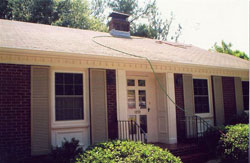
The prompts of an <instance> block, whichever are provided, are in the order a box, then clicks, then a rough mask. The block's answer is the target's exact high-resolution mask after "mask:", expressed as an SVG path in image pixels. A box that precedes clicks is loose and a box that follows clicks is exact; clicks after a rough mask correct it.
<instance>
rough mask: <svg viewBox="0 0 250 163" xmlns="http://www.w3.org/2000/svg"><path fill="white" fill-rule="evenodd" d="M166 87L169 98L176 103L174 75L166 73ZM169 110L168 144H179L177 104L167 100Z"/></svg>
mask: <svg viewBox="0 0 250 163" xmlns="http://www.w3.org/2000/svg"><path fill="white" fill-rule="evenodd" d="M166 86H167V93H168V95H169V97H170V98H171V99H172V100H173V101H174V102H175V89H174V74H173V73H166ZM167 109H168V123H167V124H168V137H169V140H168V143H169V144H175V143H177V126H176V108H175V104H173V102H171V100H170V99H169V98H167Z"/></svg>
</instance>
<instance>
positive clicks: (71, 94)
mask: <svg viewBox="0 0 250 163" xmlns="http://www.w3.org/2000/svg"><path fill="white" fill-rule="evenodd" d="M55 113H56V121H63V120H82V119H83V75H82V74H77V73H55Z"/></svg>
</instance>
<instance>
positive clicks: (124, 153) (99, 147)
mask: <svg viewBox="0 0 250 163" xmlns="http://www.w3.org/2000/svg"><path fill="white" fill-rule="evenodd" d="M85 162H107V163H115V162H126V163H132V162H165V163H181V160H180V158H178V157H175V156H174V155H173V154H171V153H170V152H169V151H168V150H163V149H161V148H160V147H157V146H154V145H151V144H144V143H141V142H133V141H120V140H115V141H109V142H104V143H99V144H96V145H93V146H90V147H89V148H87V149H86V150H85V151H84V153H83V154H80V155H79V156H78V158H77V159H76V162H75V163H85Z"/></svg>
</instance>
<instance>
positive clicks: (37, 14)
mask: <svg viewBox="0 0 250 163" xmlns="http://www.w3.org/2000/svg"><path fill="white" fill-rule="evenodd" d="M0 9H1V11H0V18H4V19H10V20H18V21H26V22H34V23H41V24H50V25H51V24H52V25H58V26H64V27H72V28H80V29H90V30H98V31H107V27H106V25H105V24H104V23H102V22H101V20H99V19H98V18H95V17H93V16H91V10H90V9H89V3H88V1H87V0H8V1H5V0H4V1H3V3H2V4H0Z"/></svg>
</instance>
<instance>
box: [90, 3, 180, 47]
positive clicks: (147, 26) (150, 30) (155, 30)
mask: <svg viewBox="0 0 250 163" xmlns="http://www.w3.org/2000/svg"><path fill="white" fill-rule="evenodd" d="M97 1H98V2H99V3H98V4H107V6H108V7H109V9H110V10H113V11H117V12H121V13H126V14H129V15H131V16H130V20H129V21H130V23H131V28H130V31H131V35H135V36H141V37H148V38H153V39H160V40H170V39H171V40H174V41H176V42H177V41H178V38H179V37H180V35H181V30H182V27H181V25H180V24H179V25H178V27H177V29H176V31H174V30H173V29H172V28H173V26H172V22H173V20H174V16H173V14H171V16H170V18H169V19H163V18H162V15H161V13H160V12H159V11H158V10H159V9H158V8H157V6H156V0H146V1H144V2H143V3H141V4H140V3H139V2H138V0H111V1H106V0H92V5H94V6H95V7H92V8H95V9H96V11H97V13H100V14H101V15H102V14H103V11H104V9H103V7H101V6H100V8H98V7H97V6H96V5H97V3H96V2H97ZM102 6H105V5H102ZM96 16H99V15H98V14H97V15H96ZM142 19H146V20H147V22H146V23H141V22H142V21H141V20H142ZM170 33H171V35H170Z"/></svg>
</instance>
